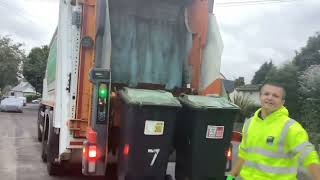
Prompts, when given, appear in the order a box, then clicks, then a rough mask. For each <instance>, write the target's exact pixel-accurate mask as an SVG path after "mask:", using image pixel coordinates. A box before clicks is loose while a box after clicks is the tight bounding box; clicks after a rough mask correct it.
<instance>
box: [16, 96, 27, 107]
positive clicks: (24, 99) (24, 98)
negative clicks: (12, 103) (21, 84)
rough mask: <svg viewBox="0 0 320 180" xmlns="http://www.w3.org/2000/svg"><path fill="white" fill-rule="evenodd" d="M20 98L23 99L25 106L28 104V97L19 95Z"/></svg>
mask: <svg viewBox="0 0 320 180" xmlns="http://www.w3.org/2000/svg"><path fill="white" fill-rule="evenodd" d="M18 98H20V99H22V101H23V106H26V105H27V98H26V97H24V96H21V97H18Z"/></svg>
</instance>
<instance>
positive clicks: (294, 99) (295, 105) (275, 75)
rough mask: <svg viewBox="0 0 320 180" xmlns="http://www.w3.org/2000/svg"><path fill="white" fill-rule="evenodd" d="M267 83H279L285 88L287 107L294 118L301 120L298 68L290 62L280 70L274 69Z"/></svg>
mask: <svg viewBox="0 0 320 180" xmlns="http://www.w3.org/2000/svg"><path fill="white" fill-rule="evenodd" d="M265 82H273V83H278V84H280V85H282V86H283V87H284V89H285V90H286V98H285V106H286V107H287V108H288V110H289V112H290V116H291V117H292V118H295V119H300V117H299V115H300V113H299V110H300V105H299V97H298V88H299V83H298V67H297V66H295V65H294V64H293V63H292V62H289V63H287V64H284V65H283V66H282V67H280V68H278V69H277V68H272V69H271V70H270V72H269V73H268V74H267V76H266V79H265Z"/></svg>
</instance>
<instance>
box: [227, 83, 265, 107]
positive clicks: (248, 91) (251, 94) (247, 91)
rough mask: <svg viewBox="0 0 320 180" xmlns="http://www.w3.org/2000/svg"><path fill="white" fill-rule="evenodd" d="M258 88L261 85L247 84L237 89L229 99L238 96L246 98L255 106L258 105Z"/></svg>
mask: <svg viewBox="0 0 320 180" xmlns="http://www.w3.org/2000/svg"><path fill="white" fill-rule="evenodd" d="M260 88H261V85H260V84H258V85H254V84H248V85H244V86H240V87H237V88H236V89H235V91H233V92H232V93H231V94H230V98H231V99H233V97H234V96H236V95H240V96H242V97H248V98H249V100H251V101H252V102H253V103H255V104H256V105H261V104H260V99H259V97H260Z"/></svg>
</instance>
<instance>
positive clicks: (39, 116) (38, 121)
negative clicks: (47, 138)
mask: <svg viewBox="0 0 320 180" xmlns="http://www.w3.org/2000/svg"><path fill="white" fill-rule="evenodd" d="M41 111H42V108H40V109H39V111H38V120H37V130H38V135H37V139H38V141H39V142H41V141H42V133H41V129H40V120H41V118H42V117H41Z"/></svg>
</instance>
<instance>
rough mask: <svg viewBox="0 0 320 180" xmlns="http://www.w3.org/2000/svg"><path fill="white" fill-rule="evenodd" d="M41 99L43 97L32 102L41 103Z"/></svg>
mask: <svg viewBox="0 0 320 180" xmlns="http://www.w3.org/2000/svg"><path fill="white" fill-rule="evenodd" d="M40 101H41V99H35V100H32V101H31V102H32V103H33V104H39V103H40Z"/></svg>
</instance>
